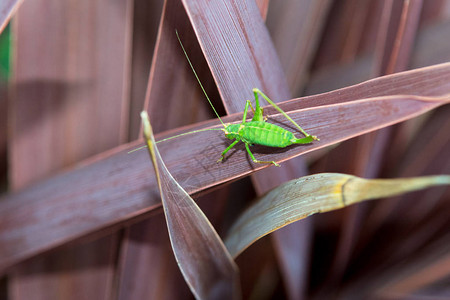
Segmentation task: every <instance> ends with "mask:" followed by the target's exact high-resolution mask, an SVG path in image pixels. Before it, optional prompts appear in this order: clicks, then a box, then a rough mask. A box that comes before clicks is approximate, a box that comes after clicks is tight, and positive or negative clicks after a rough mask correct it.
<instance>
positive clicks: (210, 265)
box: [141, 111, 241, 299]
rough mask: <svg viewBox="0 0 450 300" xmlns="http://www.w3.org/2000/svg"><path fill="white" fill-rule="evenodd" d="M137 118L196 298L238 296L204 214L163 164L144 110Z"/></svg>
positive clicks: (233, 274) (232, 272) (233, 273)
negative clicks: (142, 125)
mask: <svg viewBox="0 0 450 300" xmlns="http://www.w3.org/2000/svg"><path fill="white" fill-rule="evenodd" d="M141 118H142V121H143V124H144V136H145V138H146V142H147V146H148V149H149V152H150V157H151V160H152V162H153V167H154V168H155V173H156V180H157V182H158V186H159V191H160V194H161V202H162V205H163V209H164V214H165V216H166V222H167V228H168V231H169V237H170V242H171V244H172V250H173V252H174V254H175V258H176V260H177V262H178V266H179V267H180V270H181V272H182V273H183V276H184V279H185V280H186V282H187V283H188V285H189V287H190V288H191V291H192V293H193V294H194V295H195V297H196V298H197V299H240V298H241V297H240V289H239V277H238V270H237V266H236V265H235V263H234V261H233V259H232V258H231V256H230V254H229V253H228V251H227V250H226V248H225V246H224V244H223V242H222V240H221V239H220V237H219V235H218V234H217V232H216V231H215V229H214V227H213V226H212V225H211V223H210V222H209V220H208V219H207V218H206V216H205V214H204V213H203V212H202V210H201V209H200V208H199V207H198V206H197V204H196V203H195V202H194V200H193V199H192V198H191V197H190V196H189V194H188V193H187V192H186V191H185V190H184V189H183V188H182V187H181V186H180V185H179V184H178V182H176V181H175V179H174V178H173V177H172V175H171V174H170V173H169V171H168V170H167V168H166V166H165V165H164V162H163V161H162V158H161V156H160V154H159V151H158V148H157V147H156V143H155V140H154V138H153V132H152V129H151V126H150V122H149V120H148V115H147V113H146V112H145V111H144V112H142V113H141Z"/></svg>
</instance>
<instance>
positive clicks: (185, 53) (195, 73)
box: [175, 29, 226, 128]
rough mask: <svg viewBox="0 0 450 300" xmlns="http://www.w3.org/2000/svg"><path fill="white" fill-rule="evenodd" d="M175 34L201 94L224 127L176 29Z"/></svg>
mask: <svg viewBox="0 0 450 300" xmlns="http://www.w3.org/2000/svg"><path fill="white" fill-rule="evenodd" d="M175 34H176V35H177V38H178V42H180V45H181V49H183V52H184V56H186V59H187V61H188V63H189V66H191V69H192V72H194V75H195V78H197V81H198V84H199V85H200V87H201V88H202V91H203V94H205V96H206V99H207V100H208V102H209V105H211V107H212V109H213V110H214V113H215V114H216V116H217V118H219V120H220V123H222V125H223V127H225V128H226V126H225V124H224V123H223V122H222V119H221V118H220V116H219V114H218V113H217V111H216V109H215V108H214V105H212V102H211V100H209V97H208V94H206V91H205V89H204V88H203V85H202V83H201V82H200V79H199V78H198V76H197V72H195V69H194V66H193V65H192V63H191V60H190V59H189V56H188V54H187V52H186V50H185V49H184V46H183V43H182V42H181V39H180V36H179V35H178V31H177V30H176V29H175Z"/></svg>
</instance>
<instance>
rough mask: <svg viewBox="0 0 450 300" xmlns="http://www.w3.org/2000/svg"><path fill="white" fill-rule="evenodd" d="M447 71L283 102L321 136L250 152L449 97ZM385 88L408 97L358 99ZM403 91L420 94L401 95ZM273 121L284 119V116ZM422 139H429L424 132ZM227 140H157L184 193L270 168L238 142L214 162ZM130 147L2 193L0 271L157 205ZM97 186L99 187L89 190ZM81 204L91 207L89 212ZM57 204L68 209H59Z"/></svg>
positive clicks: (329, 135)
mask: <svg viewBox="0 0 450 300" xmlns="http://www.w3.org/2000/svg"><path fill="white" fill-rule="evenodd" d="M449 76H450V63H446V64H441V65H436V66H432V67H427V68H422V69H417V70H413V71H409V72H402V73H398V74H394V75H390V76H386V77H381V78H378V79H374V80H370V81H367V82H364V83H361V84H358V85H355V86H352V87H348V88H344V89H341V90H336V91H333V92H329V93H325V94H321V95H315V96H311V97H306V98H300V99H293V100H290V101H287V102H285V103H281V104H280V107H281V108H282V109H283V110H285V111H286V112H287V113H288V114H290V115H291V117H292V118H293V119H294V120H295V121H296V122H297V123H299V124H300V126H302V127H303V128H304V129H305V130H306V131H307V132H310V133H311V134H314V135H318V136H319V138H320V139H321V140H320V141H318V142H314V143H312V144H309V145H299V146H292V147H290V148H285V149H276V148H263V147H258V148H257V151H255V152H254V154H255V156H256V158H258V159H262V158H263V157H262V156H263V155H264V152H266V153H268V154H267V155H266V156H268V157H269V158H270V160H273V159H275V160H278V161H281V160H284V159H288V158H289V157H292V156H294V155H300V154H302V153H306V152H309V151H313V150H315V149H319V148H323V147H325V146H327V145H330V144H333V143H337V142H340V141H343V140H345V139H348V138H351V137H353V136H356V135H360V134H363V133H366V132H367V131H370V130H374V129H376V128H380V127H382V126H388V125H391V124H393V123H395V122H399V121H403V120H405V119H407V118H411V117H414V116H416V115H418V114H420V113H423V112H426V111H428V110H430V109H433V108H434V107H436V106H439V105H443V104H445V103H448V102H449V101H450V99H449V98H450V97H449V96H448V94H450V81H448V78H449ZM386 94H387V95H395V94H403V95H405V96H397V97H388V96H386V97H378V98H374V99H366V100H360V101H355V100H356V99H361V98H363V97H364V95H367V96H370V97H374V96H384V95H386ZM408 94H410V95H411V94H412V95H419V96H423V97H421V98H417V97H414V96H406V95H408ZM427 96H433V97H440V98H427ZM425 99H434V101H432V100H425ZM345 101H352V102H346V103H344V104H333V105H325V106H319V107H314V108H309V109H304V110H296V107H297V108H301V107H304V106H303V105H304V103H305V102H308V103H310V105H312V104H314V103H315V104H316V105H321V104H328V103H330V102H331V103H333V102H345ZM393 103H395V105H393ZM363 107H365V108H363ZM377 107H378V108H377ZM383 107H384V108H383ZM387 107H390V108H391V109H390V110H388V109H387ZM294 110H295V111H294ZM266 111H269V109H266ZM291 111H292V112H291ZM389 112H390V113H391V114H388V113H389ZM363 113H364V114H366V115H364V114H363ZM369 117H370V118H369ZM277 118H278V117H277ZM273 119H274V118H272V117H271V118H270V119H269V121H270V122H273ZM239 120H242V114H235V115H232V116H230V117H226V118H224V121H225V122H231V121H236V122H238V121H239ZM278 120H282V122H283V124H286V123H284V122H285V120H284V119H283V118H280V119H278ZM287 124H289V123H287ZM350 124H351V125H353V126H349V125H350ZM211 126H217V127H218V126H221V125H219V122H218V121H217V120H211V121H208V122H204V123H201V124H197V125H194V126H191V127H189V128H181V129H178V130H173V131H171V132H166V133H164V134H161V135H159V137H161V138H166V137H169V136H171V135H176V134H179V133H182V132H186V131H188V130H196V129H200V128H205V127H211ZM297 135H298V134H297ZM424 139H425V142H426V137H424ZM422 142H423V141H422ZM228 144H229V141H228V140H227V139H225V138H224V137H223V135H220V133H219V132H217V131H209V132H202V133H198V134H192V135H188V136H182V137H179V138H176V139H173V140H170V141H167V142H163V143H160V144H158V146H159V148H160V150H161V153H162V154H163V156H164V159H165V162H166V164H167V166H168V168H169V169H170V170H171V173H172V174H173V175H174V177H175V178H176V179H177V181H178V182H180V183H181V185H182V186H183V187H184V188H185V189H186V190H187V192H188V193H193V192H198V191H201V190H204V189H206V188H208V187H211V186H214V185H218V184H221V183H223V182H226V181H229V180H233V179H235V178H239V177H243V176H245V175H247V174H250V173H252V172H255V171H257V170H259V169H261V168H264V167H267V166H264V165H261V164H257V165H252V164H251V162H250V161H249V160H248V157H247V156H246V152H245V149H243V147H242V146H238V145H237V146H236V150H235V151H234V152H233V151H230V155H229V156H228V159H227V160H226V161H224V162H223V163H216V160H217V159H218V158H219V156H220V153H221V152H222V151H223V150H224V149H225V147H227V145H228ZM135 147H136V144H132V145H128V146H122V147H119V148H117V149H114V150H113V151H110V152H108V153H103V154H102V155H101V156H99V157H97V158H96V161H95V162H92V161H93V160H94V159H92V160H91V162H90V163H89V164H88V163H85V164H84V166H78V167H77V168H74V169H71V170H69V171H68V172H66V173H64V174H60V175H58V176H55V177H53V178H50V179H48V180H45V181H42V182H40V183H39V184H36V185H34V186H33V187H30V188H28V189H26V190H22V191H20V192H17V193H15V194H10V195H8V196H5V197H3V199H2V200H1V201H0V228H2V231H1V232H0V272H1V271H4V270H5V268H7V267H8V266H11V265H13V264H15V263H17V262H19V261H21V260H23V259H25V258H28V257H30V256H32V255H36V254H37V253H40V252H42V251H44V250H46V249H49V248H52V247H55V246H57V245H61V244H63V243H65V242H67V241H69V240H73V239H75V238H77V237H80V236H82V235H86V234H89V233H92V232H94V231H96V230H99V229H102V228H105V227H107V226H110V225H111V224H114V223H117V224H119V225H120V222H122V221H125V220H127V219H130V218H132V217H134V216H136V215H138V214H143V213H145V212H148V211H149V210H152V209H155V208H156V207H158V206H159V205H160V199H159V197H157V196H156V194H157V186H156V180H155V177H154V175H153V174H152V173H149V172H148V170H147V169H146V168H145V167H144V166H145V163H146V161H148V155H147V154H146V153H145V152H144V151H141V152H139V151H138V152H136V153H133V154H127V151H129V150H131V149H133V148H135ZM282 167H283V165H282ZM186 170H189V172H187V171H186ZM105 174H107V176H105ZM95 190H98V191H99V192H96V193H92V192H91V191H95ZM149 193H154V196H153V197H151V198H149ZM124 198H126V199H127V202H126V203H125V202H124V201H123V199H124ZM86 207H89V208H90V209H89V210H86ZM69 208H70V209H69ZM61 210H63V211H66V212H67V213H65V214H59V213H58V212H60V211H61ZM50 213H51V214H52V215H53V216H55V217H53V218H51V220H49V218H48V217H47V216H48V215H49V214H50ZM79 220H83V222H80V221H79ZM36 232H39V235H36V234H35V233H36Z"/></svg>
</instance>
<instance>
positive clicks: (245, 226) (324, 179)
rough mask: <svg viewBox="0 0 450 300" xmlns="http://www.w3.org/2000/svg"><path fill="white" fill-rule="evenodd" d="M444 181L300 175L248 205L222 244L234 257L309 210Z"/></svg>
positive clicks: (327, 208)
mask: <svg viewBox="0 0 450 300" xmlns="http://www.w3.org/2000/svg"><path fill="white" fill-rule="evenodd" d="M445 184H450V176H448V175H441V176H426V177H414V178H400V179H364V178H359V177H356V176H352V175H346V174H338V173H322V174H315V175H310V176H305V177H301V178H298V179H294V180H291V181H288V182H286V183H284V184H282V185H280V186H279V187H277V188H275V189H273V190H271V191H270V192H269V193H267V194H266V195H265V196H263V197H261V198H260V199H258V200H257V202H256V203H255V204H253V205H252V206H251V207H249V209H247V210H246V211H245V212H244V213H243V214H242V215H241V216H240V217H239V219H238V220H237V221H236V222H235V223H234V224H233V226H232V227H231V229H230V231H229V233H228V236H227V238H226V239H225V245H226V246H227V248H228V251H229V252H230V254H231V255H232V256H233V257H236V256H237V255H239V254H240V253H241V252H242V251H244V250H245V249H246V248H247V247H248V246H250V245H251V244H252V243H253V242H255V241H256V240H258V239H260V238H261V237H263V236H265V235H267V234H269V233H270V232H272V231H275V230H277V229H279V228H281V227H283V226H286V225H288V224H290V223H292V222H295V221H298V220H300V219H303V218H306V217H308V216H310V215H312V214H316V213H320V212H327V211H330V210H336V209H339V208H342V207H345V206H348V205H351V204H354V203H358V202H362V201H366V200H371V199H376V198H383V197H390V196H395V195H399V194H403V193H406V192H411V191H415V190H420V189H424V188H426V187H430V186H434V185H445Z"/></svg>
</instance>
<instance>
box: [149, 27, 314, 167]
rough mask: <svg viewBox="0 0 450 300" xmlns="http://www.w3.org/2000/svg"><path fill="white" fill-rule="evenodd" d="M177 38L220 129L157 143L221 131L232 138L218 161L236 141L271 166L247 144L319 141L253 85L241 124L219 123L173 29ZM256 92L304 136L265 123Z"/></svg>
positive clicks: (277, 146) (251, 155)
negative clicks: (249, 112)
mask: <svg viewBox="0 0 450 300" xmlns="http://www.w3.org/2000/svg"><path fill="white" fill-rule="evenodd" d="M175 33H176V35H177V38H178V41H179V42H180V45H181V48H182V49H183V52H184V55H185V56H186V59H187V61H188V63H189V65H190V67H191V69H192V72H193V73H194V75H195V78H196V79H197V81H198V83H199V84H200V87H201V89H202V91H203V93H204V94H205V96H206V99H207V100H208V102H209V104H210V105H211V107H212V109H213V111H214V113H215V114H216V116H217V118H219V120H220V123H222V125H223V127H224V128H220V129H213V128H209V129H201V130H195V131H190V132H186V133H182V134H179V135H176V136H172V137H169V138H166V139H163V140H160V141H158V142H157V143H160V142H163V141H167V140H169V139H173V138H176V137H179V136H182V135H187V134H192V133H197V132H201V131H208V130H222V131H223V132H224V133H225V137H226V138H228V139H230V140H234V141H233V142H232V143H231V144H230V145H229V146H228V147H227V148H226V149H225V150H224V151H223V152H222V155H221V157H220V158H219V160H218V162H220V161H222V160H223V159H224V158H225V154H227V152H228V151H230V150H231V148H233V147H234V146H235V145H236V144H237V143H238V142H239V141H242V142H243V143H244V144H245V148H246V149H247V152H248V154H249V155H250V157H251V159H252V161H253V162H255V163H269V164H273V165H275V166H278V167H279V166H280V165H279V164H277V163H276V162H275V161H273V160H272V161H262V160H257V159H256V158H255V156H254V155H253V153H252V152H251V151H250V146H251V145H263V146H268V147H276V148H284V147H287V146H290V145H292V144H309V143H311V142H313V141H314V140H319V139H318V138H317V137H316V136H313V135H310V134H308V133H307V132H306V131H304V130H303V129H302V128H301V127H300V126H299V125H298V124H297V123H296V122H295V121H294V120H292V118H291V117H289V116H288V115H287V114H286V113H285V112H284V111H283V110H282V109H281V108H280V107H278V105H276V104H275V103H274V102H273V101H272V100H270V99H269V97H267V96H266V95H265V94H264V93H263V92H261V91H260V90H259V89H257V88H254V89H253V94H254V96H255V103H256V106H255V109H253V106H252V103H251V101H250V100H247V102H246V104H245V109H244V115H243V118H242V123H240V124H224V123H223V122H222V119H221V118H220V116H219V114H218V113H217V111H216V109H215V108H214V106H213V105H212V102H211V100H210V99H209V97H208V95H207V93H206V91H205V89H204V88H203V85H202V83H201V82H200V79H199V78H198V75H197V72H195V69H194V67H193V65H192V63H191V60H190V59H189V56H188V55H187V52H186V50H185V49H184V46H183V43H182V42H181V39H180V37H179V36H178V32H175ZM258 95H260V96H261V97H263V98H264V99H265V100H266V101H267V102H268V103H269V104H271V105H272V106H273V107H274V108H275V109H276V110H278V111H279V112H280V113H281V114H282V115H283V116H284V117H285V118H286V119H288V120H289V121H291V122H292V124H294V125H295V127H297V128H298V130H300V132H301V133H302V134H304V135H305V137H304V138H300V139H299V138H296V137H295V136H294V133H292V132H290V131H288V130H286V129H284V128H281V127H280V126H277V125H275V124H271V123H267V122H265V118H264V117H263V109H262V108H261V106H260V104H259V98H258ZM249 107H250V108H251V109H252V111H253V118H252V120H251V121H249V122H247V121H246V119H247V112H248V108H249Z"/></svg>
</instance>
